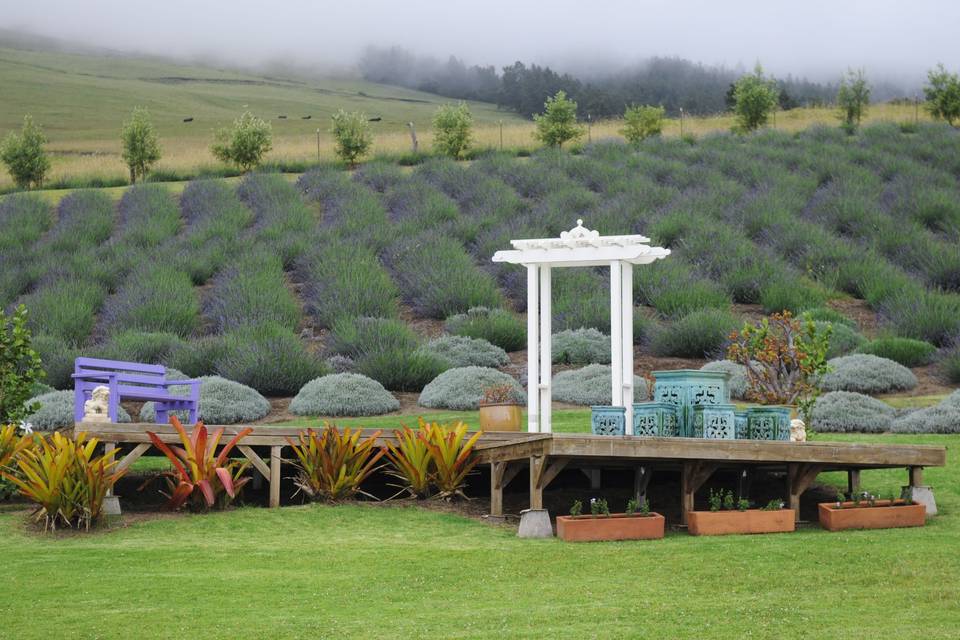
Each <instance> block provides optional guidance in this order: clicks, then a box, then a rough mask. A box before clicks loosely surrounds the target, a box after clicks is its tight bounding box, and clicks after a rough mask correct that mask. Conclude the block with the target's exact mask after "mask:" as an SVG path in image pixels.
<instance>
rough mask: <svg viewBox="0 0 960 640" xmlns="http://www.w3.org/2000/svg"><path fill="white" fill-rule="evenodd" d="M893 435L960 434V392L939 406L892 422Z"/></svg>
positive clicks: (911, 413) (921, 410)
mask: <svg viewBox="0 0 960 640" xmlns="http://www.w3.org/2000/svg"><path fill="white" fill-rule="evenodd" d="M891 431H893V432H895V433H960V391H954V392H953V393H951V394H950V395H949V396H947V397H946V398H944V399H943V401H941V402H940V404H938V405H935V406H932V407H927V408H926V409H918V410H916V411H912V412H910V413H908V414H906V415H904V416H902V417H900V418H897V419H896V420H895V421H894V422H893V428H892V429H891Z"/></svg>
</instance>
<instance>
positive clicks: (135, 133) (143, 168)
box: [120, 107, 160, 184]
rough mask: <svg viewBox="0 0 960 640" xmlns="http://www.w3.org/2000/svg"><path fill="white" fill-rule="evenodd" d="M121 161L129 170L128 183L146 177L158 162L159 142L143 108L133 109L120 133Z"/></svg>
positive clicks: (148, 116)
mask: <svg viewBox="0 0 960 640" xmlns="http://www.w3.org/2000/svg"><path fill="white" fill-rule="evenodd" d="M120 141H121V142H122V143H123V161H124V162H126V163H127V166H128V167H129V168H130V183H131V184H133V183H134V182H136V181H137V178H138V177H139V178H140V179H141V180H142V179H143V178H145V177H146V176H147V171H149V170H150V167H152V166H153V165H154V164H156V163H157V161H158V160H160V140H159V138H158V137H157V131H156V129H154V128H153V123H152V122H150V113H149V112H148V111H147V110H146V109H145V108H144V107H134V109H133V114H131V116H130V121H129V122H124V123H123V129H122V130H121V131H120Z"/></svg>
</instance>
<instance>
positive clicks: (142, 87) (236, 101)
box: [0, 38, 520, 186]
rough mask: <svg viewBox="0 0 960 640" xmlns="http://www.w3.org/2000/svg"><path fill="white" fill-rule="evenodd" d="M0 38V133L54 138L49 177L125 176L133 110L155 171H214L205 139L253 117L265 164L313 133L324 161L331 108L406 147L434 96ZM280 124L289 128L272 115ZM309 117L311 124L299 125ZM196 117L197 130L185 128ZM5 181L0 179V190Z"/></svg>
mask: <svg viewBox="0 0 960 640" xmlns="http://www.w3.org/2000/svg"><path fill="white" fill-rule="evenodd" d="M24 46H25V45H23V44H16V45H15V46H14V44H13V43H7V44H6V45H4V40H3V39H2V38H0V86H2V87H3V88H4V91H3V93H4V98H3V100H2V101H0V133H5V132H7V131H9V130H11V129H15V128H19V126H20V125H21V123H22V120H23V116H24V114H26V113H30V114H32V115H33V116H34V118H35V120H36V121H37V122H38V123H40V124H41V125H42V126H43V127H44V130H45V131H46V133H47V135H48V137H49V138H50V149H51V150H52V151H53V152H54V169H53V176H54V177H60V176H63V175H77V174H90V173H92V174H99V175H115V174H120V175H122V173H123V165H122V162H121V160H120V156H119V153H120V146H119V141H118V138H119V132H120V126H121V124H122V122H123V120H124V119H125V118H128V117H129V115H130V111H131V109H132V108H133V107H134V106H135V105H142V106H146V107H147V108H149V109H150V113H151V115H152V116H153V119H154V122H155V123H156V125H157V128H158V130H159V133H160V136H161V138H162V141H163V148H164V162H163V163H161V167H170V168H177V169H184V168H190V167H194V168H195V167H197V166H199V165H202V164H212V162H213V159H212V157H211V156H210V154H209V151H208V146H209V143H210V139H211V131H212V130H213V129H215V128H217V127H220V126H223V125H226V124H229V123H230V122H232V120H233V119H234V118H236V117H237V116H238V115H239V114H240V113H241V112H242V111H244V110H245V109H249V110H251V111H253V112H255V113H257V114H258V115H260V116H261V117H264V118H267V119H269V120H270V121H271V123H272V124H273V127H274V136H275V143H274V151H273V153H272V154H271V156H270V157H271V158H273V159H279V158H297V159H310V158H313V159H315V158H316V151H317V134H316V132H317V129H318V128H320V129H321V138H322V146H323V151H324V152H325V153H326V154H327V155H328V157H329V154H330V149H331V145H330V141H329V135H328V134H327V129H328V128H329V119H330V115H331V114H332V113H334V112H335V111H336V110H337V109H340V108H343V109H347V110H362V111H365V112H366V113H367V114H368V115H369V116H370V117H380V118H382V121H380V122H377V123H374V124H373V128H374V131H375V132H376V133H377V134H378V135H380V134H395V135H396V136H397V137H398V139H401V140H404V143H405V146H404V149H406V148H409V137H408V135H407V133H406V126H407V122H414V123H415V125H416V127H417V129H418V130H419V131H424V132H425V131H426V130H427V129H428V127H429V124H430V122H431V119H432V117H433V113H434V111H435V110H436V108H437V106H438V105H440V104H442V103H443V102H447V101H449V100H446V99H444V98H441V97H439V96H435V95H431V94H427V93H421V92H417V91H410V90H407V89H402V88H397V87H391V86H386V85H378V84H374V83H369V82H364V81H361V80H351V79H328V80H322V81H319V80H313V81H309V80H302V79H296V78H283V77H268V76H261V75H254V74H249V73H238V72H235V71H227V70H220V69H215V68H210V67H199V66H187V65H182V64H175V63H171V62H169V61H162V60H156V59H141V58H133V57H124V56H120V55H117V56H109V55H105V54H103V53H93V52H91V53H65V52H52V51H47V50H30V49H27V48H24ZM470 106H471V110H472V111H473V113H474V117H475V118H476V120H477V123H478V124H480V125H484V124H492V123H493V122H497V121H499V120H505V121H507V122H508V123H509V122H513V121H517V122H520V119H519V118H518V117H516V116H513V115H511V114H509V113H506V112H499V111H497V110H496V107H494V106H493V105H488V104H485V103H471V105H470ZM280 115H286V116H287V118H286V119H278V116H280ZM308 115H309V116H311V118H310V119H309V120H304V119H302V118H303V116H308ZM188 117H192V118H193V119H194V120H193V122H189V123H184V122H183V119H184V118H188ZM8 180H9V177H8V176H7V175H6V173H5V172H4V174H3V175H2V177H0V186H4V185H6V184H8Z"/></svg>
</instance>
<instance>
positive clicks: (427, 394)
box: [418, 367, 526, 411]
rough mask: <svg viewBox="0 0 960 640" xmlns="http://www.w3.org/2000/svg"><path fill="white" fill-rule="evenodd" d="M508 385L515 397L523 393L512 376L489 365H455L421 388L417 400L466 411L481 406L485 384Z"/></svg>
mask: <svg viewBox="0 0 960 640" xmlns="http://www.w3.org/2000/svg"><path fill="white" fill-rule="evenodd" d="M504 384H505V385H510V386H511V387H513V388H514V390H515V391H516V392H517V396H518V397H523V398H524V400H523V401H524V402H526V395H525V394H524V393H523V387H521V386H520V383H519V382H517V381H516V380H515V379H514V378H513V377H512V376H510V375H508V374H506V373H503V372H502V371H497V370H496V369H490V368H488V367H457V368H456V369H450V370H448V371H444V372H443V373H441V374H440V375H439V376H437V377H436V378H434V379H433V381H432V382H430V384H428V385H427V386H425V387H424V388H423V392H422V393H421V394H420V400H419V401H418V402H419V404H420V405H421V406H424V407H430V408H433V409H453V410H455V411H469V410H471V409H476V408H478V407H479V406H480V400H481V399H482V398H483V392H484V390H485V389H487V388H488V387H493V386H497V385H504Z"/></svg>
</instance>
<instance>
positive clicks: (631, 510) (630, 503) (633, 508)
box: [626, 498, 640, 516]
mask: <svg viewBox="0 0 960 640" xmlns="http://www.w3.org/2000/svg"><path fill="white" fill-rule="evenodd" d="M639 506H640V503H639V502H638V501H637V499H636V498H630V499H629V500H627V509H626V513H627V515H628V516H632V515H633V514H635V513H636V512H637V509H638V508H639Z"/></svg>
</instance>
